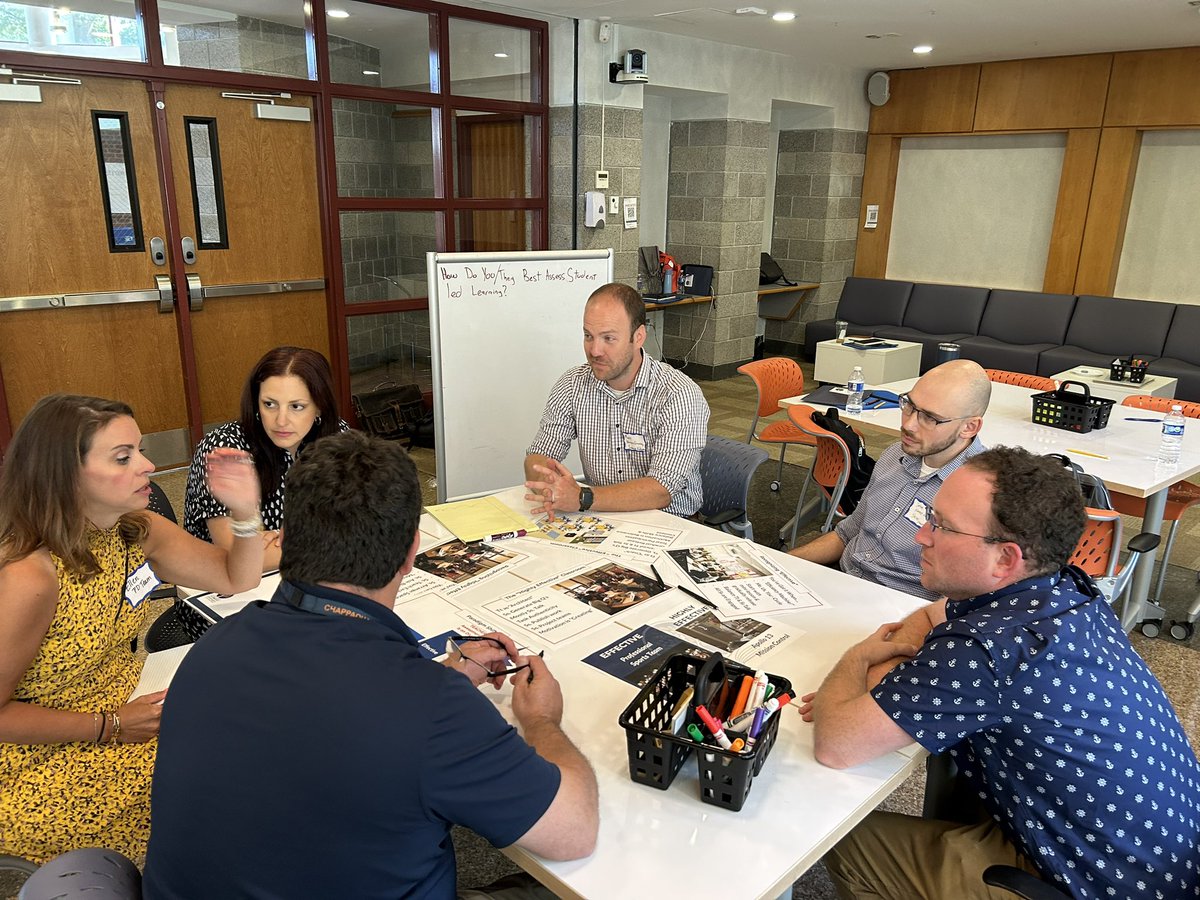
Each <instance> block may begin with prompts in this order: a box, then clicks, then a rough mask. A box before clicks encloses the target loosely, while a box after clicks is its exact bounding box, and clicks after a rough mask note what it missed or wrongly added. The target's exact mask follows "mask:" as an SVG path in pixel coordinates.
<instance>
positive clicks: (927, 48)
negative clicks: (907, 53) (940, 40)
mask: <svg viewBox="0 0 1200 900" xmlns="http://www.w3.org/2000/svg"><path fill="white" fill-rule="evenodd" d="M932 52H933V47H932V46H931V45H930V44H917V46H915V47H913V53H921V54H924V53H932Z"/></svg>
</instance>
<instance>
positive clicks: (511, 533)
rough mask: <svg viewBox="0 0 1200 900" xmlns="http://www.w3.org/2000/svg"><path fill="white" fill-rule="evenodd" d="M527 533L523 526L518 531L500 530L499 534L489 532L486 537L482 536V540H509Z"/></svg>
mask: <svg viewBox="0 0 1200 900" xmlns="http://www.w3.org/2000/svg"><path fill="white" fill-rule="evenodd" d="M527 534H529V532H528V531H526V530H525V529H524V528H521V529H519V530H518V531H504V532H501V533H500V534H489V535H488V536H487V537H485V538H484V540H485V541H510V540H512V539H513V538H519V537H525V535H527Z"/></svg>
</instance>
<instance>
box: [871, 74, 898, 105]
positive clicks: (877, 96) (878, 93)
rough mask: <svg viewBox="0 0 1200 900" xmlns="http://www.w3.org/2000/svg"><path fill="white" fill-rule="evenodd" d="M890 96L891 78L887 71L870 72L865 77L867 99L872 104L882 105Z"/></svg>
mask: <svg viewBox="0 0 1200 900" xmlns="http://www.w3.org/2000/svg"><path fill="white" fill-rule="evenodd" d="M891 96H892V79H891V77H890V76H889V75H888V73H887V72H872V73H871V77H870V78H868V79H867V100H868V101H870V103H871V105H872V106H883V104H885V103H887V102H888V100H889V99H890V98H891Z"/></svg>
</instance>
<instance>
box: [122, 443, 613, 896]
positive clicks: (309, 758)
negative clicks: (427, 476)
mask: <svg viewBox="0 0 1200 900" xmlns="http://www.w3.org/2000/svg"><path fill="white" fill-rule="evenodd" d="M420 515H421V489H420V485H419V483H418V479H417V473H416V469H415V467H414V466H413V463H412V461H411V460H410V459H409V457H408V454H407V453H406V452H405V451H404V449H403V448H402V447H401V446H400V445H399V444H395V443H390V442H388V441H383V440H380V439H378V438H373V437H369V436H367V435H364V434H362V433H361V432H353V431H352V432H346V433H343V434H338V435H332V436H330V437H327V438H323V439H322V440H320V441H318V442H317V443H316V444H314V445H313V446H312V448H310V449H309V450H308V451H307V452H306V453H305V454H304V455H303V456H302V457H301V458H300V459H299V460H298V461H297V462H296V463H295V465H293V466H292V469H291V471H290V472H289V473H288V476H287V506H286V508H285V510H284V517H283V522H284V532H283V533H284V538H283V547H282V559H281V562H280V572H281V575H282V581H281V582H280V586H279V589H278V590H277V591H276V593H275V595H274V596H273V597H272V598H271V600H270V601H258V602H256V603H252V604H251V605H249V606H248V607H246V608H245V609H244V610H243V611H242V612H240V613H238V614H237V615H235V616H231V617H229V618H228V619H225V620H223V621H221V622H219V623H217V624H216V625H214V626H213V627H212V628H210V629H209V630H208V632H206V633H205V635H204V638H203V640H201V641H199V642H198V643H197V644H196V645H195V646H194V647H193V648H192V650H191V651H190V652H189V653H188V656H187V658H186V659H185V660H184V661H183V664H182V665H181V666H180V669H179V671H178V673H177V674H176V676H175V679H174V681H173V682H172V684H171V688H170V693H169V695H168V696H169V700H168V701H167V703H166V705H165V707H164V710H163V721H162V731H161V735H160V737H159V745H158V759H157V764H156V770H155V773H154V783H153V788H152V795H151V804H152V805H151V818H152V822H153V836H152V838H151V843H150V848H149V851H148V856H147V864H146V873H145V885H144V887H145V896H146V897H148V898H184V897H194V898H198V900H199V898H214V897H240V896H248V897H408V896H422V897H445V898H449V897H453V896H455V892H456V890H455V860H454V848H453V844H452V843H451V840H450V827H451V825H454V824H459V825H465V826H467V827H469V828H471V829H473V830H475V831H476V832H478V833H479V834H481V835H482V836H483V837H484V838H486V839H487V840H489V841H491V842H492V843H493V844H494V845H495V846H497V847H505V846H508V845H510V844H515V845H517V846H519V847H522V848H524V849H526V850H529V851H530V852H532V853H536V854H538V855H539V856H543V857H546V858H548V859H575V858H579V857H582V856H586V855H588V854H589V853H591V851H592V849H593V847H594V845H595V841H596V832H597V828H598V822H599V813H598V809H597V794H596V780H595V776H594V774H593V772H592V769H591V767H590V766H589V765H588V762H587V760H586V759H585V758H584V757H583V755H582V754H580V752H579V751H578V750H577V749H576V748H575V746H574V745H573V744H572V743H571V741H570V739H569V738H568V737H567V736H566V734H564V733H563V730H562V728H561V725H560V721H561V718H562V702H563V701H562V693H561V691H560V689H559V685H558V682H557V681H556V680H555V679H554V676H553V675H551V674H550V671H549V670H548V669H547V668H546V664H545V663H544V662H543V661H542V659H541V658H540V656H535V655H532V654H530V655H526V656H522V655H520V653H519V651H518V649H517V647H516V646H514V644H513V642H512V640H511V639H510V638H508V637H506V636H505V635H503V634H499V633H493V634H489V635H486V636H482V637H472V638H458V639H457V640H455V641H453V642H452V644H451V646H450V647H449V648H448V649H449V651H450V652H449V653H448V655H447V658H446V661H445V664H444V665H439V664H438V663H436V662H433V661H431V660H428V659H426V658H424V657H423V656H422V655H421V653H420V652H419V650H418V644H417V639H416V637H415V636H414V634H413V633H412V631H410V629H409V627H408V626H407V625H406V624H405V623H404V621H403V620H402V619H401V618H400V617H399V616H398V615H397V614H396V613H395V612H393V606H394V604H395V600H396V595H397V592H398V590H399V589H400V585H401V582H402V581H403V579H404V577H405V576H406V575H407V574H408V573H409V572H410V571H411V570H412V567H413V560H414V558H415V556H416V553H417V549H418V546H419V544H420V540H421V539H420V535H419V533H418V530H417V524H418V521H419V519H420ZM506 680H508V681H511V685H512V687H511V690H512V698H511V702H512V710H513V713H514V715H515V716H516V718H517V721H518V722H519V723H520V726H521V734H518V733H517V732H516V730H514V729H513V728H512V727H511V726H510V725H509V724H508V723H507V722H506V721H505V720H504V719H503V718H502V717H501V716H500V714H499V712H497V710H496V708H495V706H494V705H493V704H492V703H491V702H490V701H489V700H488V699H486V698H485V697H484V696H483V695H482V694H481V693H480V691H479V689H478V688H479V686H481V685H482V684H483V682H485V681H488V682H490V683H491V684H492V685H493V686H494V687H495V688H497V689H499V688H501V686H502V685H503V684H504V682H505V681H506ZM460 896H467V897H485V896H486V897H503V898H508V900H517V898H526V897H547V898H548V897H552V896H553V894H551V893H550V892H549V891H547V890H545V889H544V888H541V887H540V886H539V885H537V884H536V882H533V880H532V879H530V878H528V877H527V876H519V877H516V878H512V879H505V881H504V882H503V883H501V882H497V883H496V885H493V886H490V887H488V888H484V889H483V890H482V891H468V892H465V893H464V894H462V895H460Z"/></svg>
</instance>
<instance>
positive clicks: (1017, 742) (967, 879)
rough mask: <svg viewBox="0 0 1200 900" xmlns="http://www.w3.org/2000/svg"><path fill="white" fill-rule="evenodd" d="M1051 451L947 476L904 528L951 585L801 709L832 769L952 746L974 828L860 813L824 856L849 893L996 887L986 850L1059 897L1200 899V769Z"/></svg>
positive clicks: (927, 578)
mask: <svg viewBox="0 0 1200 900" xmlns="http://www.w3.org/2000/svg"><path fill="white" fill-rule="evenodd" d="M1084 522H1085V517H1084V513H1083V501H1082V497H1081V496H1080V493H1079V489H1078V487H1077V486H1076V484H1075V481H1074V479H1073V477H1072V476H1071V475H1070V474H1069V473H1068V472H1067V471H1066V470H1065V469H1064V468H1063V467H1062V465H1061V463H1059V462H1056V461H1053V460H1049V459H1046V458H1043V457H1038V456H1034V455H1032V454H1030V453H1028V452H1027V451H1025V450H1020V449H1015V448H1009V447H1000V448H997V449H994V450H988V451H986V452H984V453H980V454H979V455H977V456H974V457H972V458H971V459H970V460H968V461H967V462H965V463H964V464H963V465H962V467H961V468H959V469H958V470H957V471H956V472H954V474H952V475H951V476H950V477H949V478H947V479H946V482H945V484H944V485H943V486H942V489H941V490H940V491H939V492H938V494H937V496H936V497H935V498H934V501H933V509H932V513H931V515H930V517H929V520H928V521H927V522H926V524H924V525H923V526H922V527H921V529H920V531H918V532H917V542H918V543H919V544H920V546H921V581H922V584H924V585H925V586H926V587H928V588H930V589H931V590H935V591H938V592H939V593H941V594H943V595H944V596H945V597H947V598H948V599H946V600H942V601H939V602H937V603H934V604H931V605H929V606H927V607H924V608H922V609H920V610H918V611H917V612H915V613H914V614H913V615H912V616H910V617H909V618H907V619H905V620H904V622H901V623H893V624H889V625H884V626H883V627H882V628H880V629H879V630H878V631H876V632H875V634H873V635H872V636H871V637H869V638H867V639H866V640H865V641H863V642H862V643H860V644H858V645H856V646H855V647H852V648H851V649H850V650H848V651H847V652H846V654H845V656H843V657H842V659H841V661H840V662H839V663H838V664H837V666H835V667H834V669H833V671H832V672H830V674H829V675H828V677H827V678H826V679H825V682H824V684H822V685H821V688H820V690H819V691H817V693H816V694H815V695H810V696H809V697H806V698H804V702H803V703H802V705H801V713H802V714H803V715H804V716H805V717H806V718H808V719H810V720H811V721H813V722H814V724H815V734H814V738H815V746H814V751H815V754H816V757H817V759H818V760H819V761H820V762H822V763H824V764H826V765H828V766H833V767H836V768H841V767H845V766H853V765H857V764H859V763H862V762H866V761H867V760H870V759H874V758H875V757H878V756H881V755H883V754H885V753H888V752H890V751H892V750H896V749H899V748H900V747H903V746H905V745H906V744H908V743H910V742H911V741H914V740H915V741H917V742H918V743H920V744H921V745H922V746H923V747H924V748H925V749H927V750H929V751H930V752H931V753H940V752H942V751H944V750H949V751H950V753H951V754H952V756H953V757H954V759H955V761H956V762H957V764H958V767H959V769H960V770H961V772H962V773H963V775H964V777H965V778H966V779H967V781H968V783H969V784H970V787H971V789H972V793H973V794H976V795H977V796H978V797H979V798H980V799H981V800H982V802H983V804H984V806H985V808H986V816H984V817H982V818H983V821H981V822H979V823H977V824H973V825H962V824H959V823H956V822H945V821H937V820H931V819H915V818H912V817H910V816H901V815H897V814H894V813H884V812H874V813H872V814H871V815H870V816H868V817H867V818H866V819H865V820H864V821H863V822H862V823H861V824H860V825H859V826H858V827H857V828H855V829H854V830H853V831H852V832H851V833H850V834H849V835H847V836H846V837H845V838H844V839H843V840H842V841H841V842H840V843H839V844H838V845H837V846H836V847H834V848H833V850H832V851H831V852H830V853H829V855H828V856H827V857H826V865H827V867H828V869H829V872H830V875H831V876H832V877H833V879H834V882H835V884H836V885H837V886H838V889H839V891H840V893H841V896H843V897H880V896H883V897H905V898H909V897H912V898H918V897H928V898H933V897H947V898H950V897H953V898H956V900H957V898H970V897H991V896H996V895H995V894H992V893H989V889H988V888H987V887H986V886H985V885H984V884H983V882H982V880H981V875H982V872H983V870H984V869H985V868H987V867H988V866H989V865H992V864H996V863H1002V864H1006V865H1015V866H1019V867H1021V868H1023V869H1025V870H1027V871H1029V872H1032V873H1034V874H1036V875H1039V876H1040V877H1041V878H1043V879H1046V880H1049V881H1053V882H1055V883H1056V885H1057V887H1059V888H1060V889H1061V890H1064V891H1066V892H1067V893H1068V894H1069V895H1070V896H1072V897H1080V898H1090V897H1097V898H1100V897H1103V898H1108V897H1164V898H1179V897H1200V857H1198V856H1197V850H1196V848H1197V845H1198V843H1200V766H1198V765H1197V762H1196V755H1195V752H1194V751H1193V750H1192V748H1191V746H1190V745H1189V744H1188V740H1187V737H1186V736H1185V735H1184V733H1183V729H1182V727H1181V726H1180V724H1179V719H1178V717H1177V716H1176V714H1175V711H1174V710H1173V709H1172V707H1171V704H1170V701H1169V700H1168V699H1167V698H1166V696H1165V695H1164V693H1163V691H1162V687H1161V686H1160V685H1159V683H1158V681H1157V680H1156V679H1155V677H1154V676H1153V675H1152V674H1151V673H1150V671H1149V670H1148V669H1147V668H1146V666H1145V664H1144V663H1143V662H1142V660H1141V659H1140V658H1139V657H1138V655H1137V654H1136V653H1135V652H1134V650H1133V647H1132V646H1131V645H1130V643H1129V639H1128V637H1127V636H1126V634H1125V632H1124V631H1122V629H1121V626H1120V623H1119V622H1118V620H1117V618H1116V616H1115V615H1114V614H1113V612H1112V610H1111V609H1110V608H1109V606H1108V604H1107V603H1106V602H1105V600H1104V598H1103V596H1102V595H1101V594H1100V592H1099V591H1098V590H1097V589H1096V587H1095V585H1093V584H1092V581H1091V579H1089V578H1088V577H1087V576H1086V575H1084V574H1083V573H1082V572H1080V571H1079V570H1078V569H1075V568H1073V567H1067V566H1066V561H1067V559H1068V558H1069V557H1070V554H1071V551H1072V549H1073V548H1074V546H1075V544H1076V542H1077V541H1078V539H1079V536H1080V534H1081V533H1082V531H1083V527H1084Z"/></svg>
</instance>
